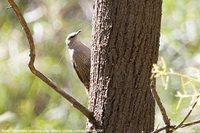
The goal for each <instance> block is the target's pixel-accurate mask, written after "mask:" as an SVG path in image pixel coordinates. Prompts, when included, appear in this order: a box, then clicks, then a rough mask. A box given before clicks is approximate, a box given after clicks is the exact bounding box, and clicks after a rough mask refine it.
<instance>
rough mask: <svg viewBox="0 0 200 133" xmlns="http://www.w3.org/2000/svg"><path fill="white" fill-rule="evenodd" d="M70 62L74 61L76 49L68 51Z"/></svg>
mask: <svg viewBox="0 0 200 133" xmlns="http://www.w3.org/2000/svg"><path fill="white" fill-rule="evenodd" d="M68 52H69V57H70V60H71V61H72V60H73V55H74V49H68Z"/></svg>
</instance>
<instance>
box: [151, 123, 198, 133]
mask: <svg viewBox="0 0 200 133" xmlns="http://www.w3.org/2000/svg"><path fill="white" fill-rule="evenodd" d="M196 124H200V120H196V121H193V122H188V123H185V124H182V125H181V127H179V128H185V127H189V126H192V125H196ZM175 127H176V126H170V128H171V129H172V130H176V129H175ZM167 128H169V127H168V126H164V127H161V128H159V129H156V130H155V131H153V132H151V133H159V132H161V131H163V130H165V129H167Z"/></svg>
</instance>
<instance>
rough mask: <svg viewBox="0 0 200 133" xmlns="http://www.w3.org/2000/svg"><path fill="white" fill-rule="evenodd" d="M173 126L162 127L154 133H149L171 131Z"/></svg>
mask: <svg viewBox="0 0 200 133" xmlns="http://www.w3.org/2000/svg"><path fill="white" fill-rule="evenodd" d="M174 127H175V126H164V127H161V128H159V129H156V130H155V131H153V132H151V133H159V132H161V131H163V130H166V129H169V128H170V129H173V128H174Z"/></svg>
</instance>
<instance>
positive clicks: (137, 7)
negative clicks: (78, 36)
mask: <svg viewBox="0 0 200 133" xmlns="http://www.w3.org/2000/svg"><path fill="white" fill-rule="evenodd" d="M161 7H162V0H96V1H95V5H94V16H93V43H92V54H91V62H92V64H91V73H90V74H91V80H90V85H91V89H90V90H91V91H90V103H89V108H90V110H91V111H93V112H94V116H95V118H96V119H97V120H98V121H99V122H100V125H101V129H102V130H103V132H106V133H130V132H131V133H141V132H142V131H144V132H145V133H149V132H150V131H153V129H154V115H155V102H154V99H153V97H152V95H151V91H150V76H151V69H152V65H153V64H154V63H156V62H157V59H158V49H159V37H160V22H161ZM87 128H88V129H91V128H92V127H89V124H88V127H87Z"/></svg>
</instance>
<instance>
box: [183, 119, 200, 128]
mask: <svg viewBox="0 0 200 133" xmlns="http://www.w3.org/2000/svg"><path fill="white" fill-rule="evenodd" d="M199 123H200V120H197V121H193V122H188V123H185V124H183V125H182V126H181V128H184V127H188V126H191V125H196V124H199Z"/></svg>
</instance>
